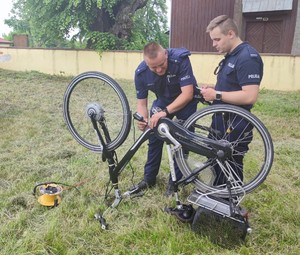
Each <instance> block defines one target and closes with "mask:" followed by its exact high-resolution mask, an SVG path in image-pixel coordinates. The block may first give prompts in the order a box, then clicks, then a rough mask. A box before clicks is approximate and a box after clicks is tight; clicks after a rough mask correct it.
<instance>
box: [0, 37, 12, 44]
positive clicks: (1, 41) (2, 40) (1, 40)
mask: <svg viewBox="0 0 300 255" xmlns="http://www.w3.org/2000/svg"><path fill="white" fill-rule="evenodd" d="M0 43H1V44H12V43H13V42H12V41H8V40H5V39H3V38H0Z"/></svg>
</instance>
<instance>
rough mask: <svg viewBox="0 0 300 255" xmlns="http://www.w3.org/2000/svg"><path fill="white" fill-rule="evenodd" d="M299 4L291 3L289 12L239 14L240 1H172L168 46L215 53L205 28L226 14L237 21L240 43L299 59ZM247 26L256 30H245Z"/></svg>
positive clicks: (260, 1)
mask: <svg viewBox="0 0 300 255" xmlns="http://www.w3.org/2000/svg"><path fill="white" fill-rule="evenodd" d="M282 1H283V0H282ZM255 2H256V5H257V6H260V5H263V4H267V3H269V4H272V3H273V1H271V0H270V1H267V0H257V1H255ZM299 2H300V0H293V2H292V3H293V5H292V9H291V10H280V11H278V10H277V11H265V12H250V13H243V1H242V0H201V1H200V0H172V5H171V28H170V45H171V47H186V48H188V49H190V50H192V51H198V52H215V49H213V47H212V42H211V40H210V38H209V36H208V34H207V33H206V27H207V25H208V24H209V22H210V21H211V20H212V19H213V18H215V17H216V16H219V15H221V14H227V15H228V16H229V17H232V18H234V19H235V20H236V21H237V23H238V27H239V32H240V36H241V39H242V40H249V41H250V40H252V41H251V43H252V44H254V45H253V46H254V47H255V48H257V49H258V50H259V52H265V53H267V52H268V53H281V54H298V55H299V48H300V39H299V38H300V34H299V27H300V15H299V5H300V4H299ZM279 9H280V8H279ZM250 23H252V24H250ZM249 25H252V26H253V25H256V26H257V27H254V28H253V29H250V30H247V29H246V28H247V27H249ZM266 27H267V28H266ZM277 30H278V31H277ZM249 31H251V33H250V32H249ZM246 33H249V34H246ZM252 33H255V34H252ZM275 41H276V42H277V44H278V45H275V46H276V47H274V42H275Z"/></svg>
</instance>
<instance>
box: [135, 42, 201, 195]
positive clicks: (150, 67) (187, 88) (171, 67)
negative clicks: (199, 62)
mask: <svg viewBox="0 0 300 255" xmlns="http://www.w3.org/2000/svg"><path fill="white" fill-rule="evenodd" d="M189 55H190V52H189V51H188V50H187V49H185V48H170V49H164V48H163V47H162V46H161V45H160V44H158V43H155V42H151V43H148V44H147V45H146V46H145V47H144V61H142V62H141V63H140V65H139V66H138V68H137V69H136V72H135V87H136V95H137V112H138V113H140V114H141V115H142V116H143V117H144V120H146V122H147V123H148V124H149V126H150V128H153V127H155V126H156V125H157V123H158V121H159V119H160V118H162V117H168V118H170V119H172V118H173V117H174V116H176V117H177V119H181V120H186V119H187V118H188V117H189V116H190V115H191V114H193V113H194V112H195V111H196V109H197V100H195V99H194V95H196V94H197V92H198V91H199V88H197V82H196V79H195V77H194V74H193V70H192V67H191V63H190V60H189ZM149 91H152V92H153V93H154V94H155V95H156V99H155V100H154V102H153V104H152V107H151V109H150V113H149V111H148V99H147V98H148V92H149ZM159 108H160V109H162V111H157V110H155V109H159ZM149 114H150V117H149ZM146 125H147V124H145V123H144V122H138V128H139V129H140V130H141V131H143V130H144V129H145V127H146ZM162 148H163V141H161V140H159V139H158V138H156V137H155V136H154V135H153V136H151V137H150V138H149V144H148V158H147V162H146V164H145V168H144V179H143V180H142V181H141V182H140V183H139V184H138V191H141V190H143V189H146V188H148V187H151V186H153V185H155V182H156V176H157V174H158V172H159V167H160V163H161V157H162ZM175 172H176V178H177V180H179V179H181V177H182V173H181V172H180V170H179V169H178V167H177V166H176V164H175ZM172 193H173V185H172V181H171V178H170V179H169V184H168V189H167V192H166V195H167V196H169V195H171V194H172Z"/></svg>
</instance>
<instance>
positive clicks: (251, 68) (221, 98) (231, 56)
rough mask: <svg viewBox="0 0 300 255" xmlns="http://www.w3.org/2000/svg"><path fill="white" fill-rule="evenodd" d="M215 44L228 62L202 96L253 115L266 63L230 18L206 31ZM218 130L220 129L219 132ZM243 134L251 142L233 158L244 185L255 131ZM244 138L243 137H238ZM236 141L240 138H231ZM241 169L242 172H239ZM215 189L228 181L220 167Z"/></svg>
mask: <svg viewBox="0 0 300 255" xmlns="http://www.w3.org/2000/svg"><path fill="white" fill-rule="evenodd" d="M206 31H207V32H208V33H209V35H210V38H211V39H212V41H213V47H215V48H216V49H217V51H218V52H219V53H223V54H225V57H224V59H223V60H222V61H221V62H220V63H219V65H218V66H217V68H216V69H215V72H214V73H215V75H217V83H216V85H215V86H214V87H212V86H203V87H202V89H201V93H202V95H203V97H204V99H205V100H206V101H213V104H232V105H237V106H240V107H243V108H244V109H247V110H249V111H250V109H251V108H252V106H253V104H254V103H255V102H256V100H257V96H258V92H259V85H260V82H261V80H262V76H263V62H262V59H261V57H260V55H259V53H258V52H257V51H256V50H255V49H254V48H253V47H251V46H250V45H249V44H248V43H247V42H243V41H242V40H241V39H240V37H239V35H238V29H237V26H236V24H235V22H234V21H233V20H232V19H231V18H229V17H228V16H227V15H221V16H218V17H216V18H214V19H213V20H212V21H211V22H210V23H209V25H208V26H207V30H206ZM218 121H222V120H221V119H220V120H217V119H216V123H214V122H213V123H212V127H214V126H215V127H217V126H221V125H220V123H217V122H218ZM240 126H241V125H240ZM216 129H217V128H216ZM241 132H243V134H244V135H246V134H247V136H248V137H247V139H245V140H247V142H244V143H243V144H240V145H239V146H237V147H238V148H239V150H240V153H236V156H233V159H232V161H235V162H236V163H237V164H233V165H232V168H233V169H234V170H235V171H236V173H237V175H238V176H239V178H240V180H241V181H243V155H244V154H245V153H246V152H247V151H248V145H249V143H250V142H251V140H252V129H251V128H250V127H247V128H246V123H245V129H244V130H243V131H242V129H241ZM238 135H242V134H238ZM231 139H232V141H234V140H235V139H236V137H234V136H232V137H231ZM237 165H239V168H238V169H235V168H236V166H237ZM215 171H216V175H217V177H216V180H215V183H214V184H215V185H222V184H224V183H225V181H226V177H225V176H224V174H223V172H222V171H221V169H220V167H218V166H215Z"/></svg>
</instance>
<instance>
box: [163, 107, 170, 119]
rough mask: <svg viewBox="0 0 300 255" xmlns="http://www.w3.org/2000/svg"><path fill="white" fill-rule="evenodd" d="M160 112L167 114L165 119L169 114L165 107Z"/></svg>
mask: <svg viewBox="0 0 300 255" xmlns="http://www.w3.org/2000/svg"><path fill="white" fill-rule="evenodd" d="M162 111H163V112H165V113H166V114H167V116H166V117H168V116H169V115H170V113H169V111H168V109H167V107H166V108H165V109H163V110H162Z"/></svg>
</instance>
